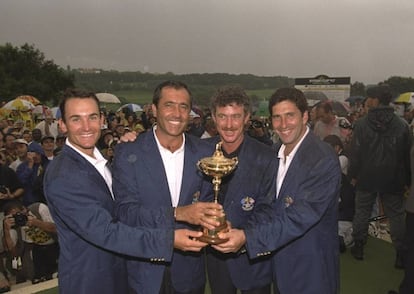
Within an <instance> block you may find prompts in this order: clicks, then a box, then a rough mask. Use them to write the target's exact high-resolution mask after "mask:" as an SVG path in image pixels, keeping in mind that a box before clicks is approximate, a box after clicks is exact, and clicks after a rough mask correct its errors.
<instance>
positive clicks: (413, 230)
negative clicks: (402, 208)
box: [400, 212, 414, 294]
mask: <svg viewBox="0 0 414 294" xmlns="http://www.w3.org/2000/svg"><path fill="white" fill-rule="evenodd" d="M405 236H406V238H405V246H406V250H407V251H406V255H405V259H404V278H403V280H402V282H401V285H400V294H412V293H414V213H411V212H407V216H406V233H405Z"/></svg>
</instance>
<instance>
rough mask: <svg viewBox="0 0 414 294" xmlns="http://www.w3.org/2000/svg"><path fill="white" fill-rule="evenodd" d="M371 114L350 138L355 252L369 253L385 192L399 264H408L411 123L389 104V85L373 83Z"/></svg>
mask: <svg viewBox="0 0 414 294" xmlns="http://www.w3.org/2000/svg"><path fill="white" fill-rule="evenodd" d="M367 96H368V98H367V101H366V102H365V104H367V102H369V104H370V105H371V106H372V107H371V108H370V109H369V111H368V114H367V115H366V116H364V117H363V118H361V119H359V120H358V121H357V122H356V123H355V127H354V134H353V137H352V144H351V156H350V168H349V176H350V178H351V179H352V184H353V185H355V187H356V199H355V216H354V219H353V238H354V240H355V245H354V246H353V247H352V248H351V253H352V255H353V256H354V257H355V259H358V260H362V259H363V258H364V245H365V243H366V241H367V235H368V225H369V218H370V214H371V211H372V208H373V204H374V202H375V200H376V198H377V196H379V197H380V199H381V201H382V204H383V205H384V212H385V215H386V216H388V219H389V222H390V233H391V238H392V241H393V244H394V247H395V249H396V251H397V254H396V260H395V267H396V268H402V267H403V259H402V252H403V238H404V197H403V193H404V189H405V188H406V187H407V185H408V184H409V182H410V178H409V174H410V166H409V165H410V146H411V142H412V134H411V132H410V129H409V126H408V124H407V123H406V122H405V121H403V119H401V118H400V117H398V116H397V115H396V114H394V109H393V108H392V107H390V106H389V103H390V101H391V99H392V95H391V91H390V89H389V87H388V86H386V85H379V86H375V87H371V88H368V90H367Z"/></svg>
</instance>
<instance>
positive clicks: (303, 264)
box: [214, 88, 341, 294]
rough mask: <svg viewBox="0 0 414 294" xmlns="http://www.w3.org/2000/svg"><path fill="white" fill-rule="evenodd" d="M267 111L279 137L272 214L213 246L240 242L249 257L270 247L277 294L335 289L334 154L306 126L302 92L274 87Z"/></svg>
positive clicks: (328, 293) (331, 293) (233, 247)
mask: <svg viewBox="0 0 414 294" xmlns="http://www.w3.org/2000/svg"><path fill="white" fill-rule="evenodd" d="M269 111H270V113H271V119H272V126H273V129H274V130H275V132H277V134H278V135H279V137H280V140H281V144H279V145H278V146H277V147H278V158H279V162H278V168H277V178H276V183H277V187H276V189H277V191H276V193H274V194H270V195H269V197H271V198H273V199H274V209H273V215H272V218H271V219H264V220H262V221H261V222H255V223H251V224H249V225H248V226H247V227H246V228H245V229H244V230H239V229H234V228H233V229H231V230H230V231H229V232H228V233H222V234H221V235H220V236H221V237H222V238H229V241H228V242H226V243H223V244H220V245H217V246H214V247H215V248H217V249H219V250H221V251H222V252H237V251H238V250H240V248H242V246H243V245H245V247H246V250H247V254H248V255H249V257H250V258H253V259H254V258H257V257H263V256H266V255H270V254H271V252H272V251H275V252H274V257H273V270H274V275H275V280H276V284H277V287H278V289H279V290H280V293H283V294H297V293H307V294H321V293H324V294H335V293H338V291H339V248H338V224H337V221H338V216H337V211H338V197H339V188H340V181H341V171H340V167H339V162H338V157H337V155H336V154H335V153H334V151H333V149H332V148H331V147H330V146H329V145H328V144H326V143H324V142H322V141H321V140H320V139H319V138H318V137H316V136H315V135H314V134H313V133H312V132H311V131H310V130H309V127H308V126H307V123H308V119H309V115H308V105H307V102H306V98H305V96H304V95H303V93H302V92H301V91H299V90H297V89H295V88H281V89H278V90H277V91H276V92H275V93H274V94H273V95H272V97H271V98H270V101H269Z"/></svg>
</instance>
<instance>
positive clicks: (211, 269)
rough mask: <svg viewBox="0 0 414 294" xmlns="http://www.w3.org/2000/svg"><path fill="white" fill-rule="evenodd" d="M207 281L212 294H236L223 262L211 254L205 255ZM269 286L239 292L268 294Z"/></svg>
mask: <svg viewBox="0 0 414 294" xmlns="http://www.w3.org/2000/svg"><path fill="white" fill-rule="evenodd" d="M207 273H208V281H209V284H210V287H211V293H212V294H236V293H237V288H236V287H235V286H234V285H233V282H232V281H231V277H230V272H229V270H228V268H227V264H226V262H225V261H224V260H222V259H220V258H219V257H217V256H215V255H214V254H212V253H208V254H207ZM270 288H271V285H270V284H269V285H266V286H264V287H261V288H256V289H249V290H241V291H240V292H241V293H242V294H270Z"/></svg>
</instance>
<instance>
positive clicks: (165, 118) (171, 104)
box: [152, 87, 191, 147]
mask: <svg viewBox="0 0 414 294" xmlns="http://www.w3.org/2000/svg"><path fill="white" fill-rule="evenodd" d="M152 110H153V112H154V115H155V117H156V118H157V130H156V134H157V138H158V140H159V141H160V143H161V144H162V145H163V146H164V147H165V145H168V143H167V142H172V141H178V142H181V140H182V135H183V133H184V131H185V129H186V128H187V124H188V121H189V118H190V110H191V102H190V95H189V93H188V92H187V90H186V89H183V88H180V89H175V88H173V87H166V88H163V89H162V90H161V96H160V100H159V101H158V104H157V105H155V104H153V105H152Z"/></svg>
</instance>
